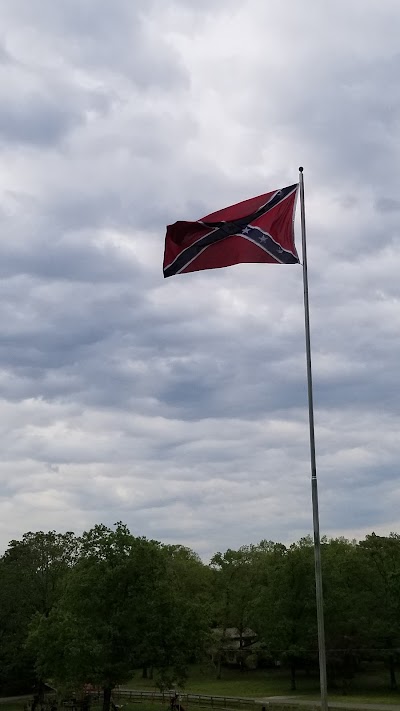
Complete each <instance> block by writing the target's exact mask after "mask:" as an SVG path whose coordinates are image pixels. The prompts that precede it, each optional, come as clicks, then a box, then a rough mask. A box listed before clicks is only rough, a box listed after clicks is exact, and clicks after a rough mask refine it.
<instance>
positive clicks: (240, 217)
mask: <svg viewBox="0 0 400 711" xmlns="http://www.w3.org/2000/svg"><path fill="white" fill-rule="evenodd" d="M297 189H298V185H297V184H296V185H290V186H289V187H288V188H282V189H281V190H273V191H272V192H270V193H265V194H264V195H259V196H258V197H254V198H250V200H244V201H243V202H239V203H237V205H231V206H230V207H225V208H224V209H223V210H218V211H217V212H213V213H211V215H207V216H206V217H203V218H202V219H201V220H197V222H175V224H174V225H168V227H167V234H166V238H165V253H164V276H165V277H169V276H173V275H174V274H182V273H185V272H196V271H199V270H201V269H217V268H218V267H229V266H231V265H232V264H239V263H241V262H269V263H271V262H272V263H273V264H297V263H298V261H299V258H298V256H297V252H296V247H295V244H294V227H293V221H294V213H295V208H296V197H297Z"/></svg>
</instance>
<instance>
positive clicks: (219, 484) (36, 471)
mask: <svg viewBox="0 0 400 711" xmlns="http://www.w3.org/2000/svg"><path fill="white" fill-rule="evenodd" d="M2 10H3V17H4V22H3V27H4V28H6V30H5V31H4V32H3V35H2V37H0V78H1V81H0V87H1V88H0V151H1V158H2V160H1V163H0V165H1V168H0V190H1V203H0V223H1V232H2V239H1V241H0V277H1V281H0V290H1V294H0V295H1V298H0V319H1V320H0V322H1V324H2V328H1V332H0V407H1V415H2V416H1V425H0V427H1V435H2V436H1V443H2V463H1V465H0V545H1V546H2V548H3V549H4V548H5V547H6V545H7V542H8V541H9V540H10V539H11V538H15V537H18V536H19V535H21V534H22V533H23V532H24V531H26V530H28V529H46V530H47V529H49V528H56V529H57V530H65V529H73V530H76V531H77V532H79V531H81V530H83V529H85V528H88V527H89V526H91V525H92V524H93V523H95V522H99V521H103V522H104V523H108V524H112V523H113V522H114V521H116V520H119V519H122V520H123V521H124V522H126V523H127V524H128V525H129V527H130V528H131V530H132V531H133V532H134V533H137V534H140V535H147V536H151V537H154V538H158V539H161V540H164V541H173V542H179V543H183V544H186V545H189V546H191V547H193V548H194V549H195V550H196V551H198V552H199V553H200V554H201V555H202V556H204V558H205V559H206V558H207V557H208V556H209V555H210V554H212V553H213V552H215V551H216V550H218V549H219V550H221V549H225V548H227V547H236V546H239V545H241V544H245V543H250V542H257V541H259V540H260V539H263V538H268V539H274V540H282V541H285V542H286V541H287V542H290V541H293V540H295V539H297V538H298V537H300V536H302V535H305V534H306V533H308V532H309V531H310V530H311V526H312V517H311V504H310V487H309V473H310V464H309V449H308V421H307V392H306V372H305V355H304V315H303V305H302V298H303V294H302V274H301V268H300V267H298V266H294V267H292V266H288V267H284V266H282V267H278V266H272V265H271V266H265V265H240V266H236V267H231V268H228V269H224V270H218V271H215V272H213V271H211V272H200V273H194V274H189V275H181V276H178V277H175V278H172V279H168V280H166V281H164V280H163V278H162V268H161V265H162V254H163V241H164V233H165V225H166V224H168V223H170V222H174V221H175V220H177V219H196V218H198V217H200V216H201V215H203V214H206V213H210V212H211V211H213V210H215V209H218V208H221V207H223V206H225V205H228V204H232V203H234V202H236V201H238V200H242V199H245V198H247V197H251V196H252V195H257V194H260V193H262V192H265V191H267V190H271V189H273V188H278V187H282V186H284V185H288V184H291V183H293V182H295V180H296V179H297V167H298V165H300V164H302V165H304V166H305V180H306V209H307V235H308V258H309V271H310V300H311V326H312V348H313V373H314V386H315V408H316V412H315V418H316V436H317V464H318V474H319V480H320V509H321V529H322V532H323V533H327V534H329V535H341V534H344V535H348V536H356V537H357V536H362V535H364V534H365V533H366V532H369V531H371V530H375V531H376V532H389V531H390V530H400V520H399V513H398V512H399V510H400V509H399V505H398V504H399V498H400V486H399V484H398V464H397V462H398V459H399V453H400V451H399V449H400V445H399V438H398V432H399V428H400V422H399V419H400V406H399V399H398V397H397V390H398V387H397V385H398V354H399V351H400V335H399V334H400V310H399V298H400V291H399V280H398V264H399V263H400V244H399V216H400V199H399V196H398V190H397V186H398V184H399V179H400V175H399V165H400V160H399V158H400V156H399V145H400V142H399V120H398V116H399V109H400V91H399V88H398V75H399V70H400V55H399V52H398V31H397V28H398V24H399V21H400V9H399V7H398V3H396V2H394V0H393V1H389V0H388V1H387V2H385V3H384V4H382V3H381V2H379V1H378V0H356V1H355V2H353V3H351V6H349V4H348V3H345V2H344V0H340V1H339V2H335V3H333V2H330V1H329V2H327V3H324V4H321V3H319V2H318V1H317V0H310V2H309V3H308V6H307V12H305V11H304V7H303V6H300V5H299V4H298V3H297V2H295V0H291V1H289V3H285V5H284V6H283V5H282V3H279V2H278V1H277V0H272V1H271V2H269V3H268V4H266V3H264V2H262V0H250V2H246V3H244V2H240V1H239V0H238V1H236V0H235V1H234V2H232V1H231V2H228V1H227V0H226V1H224V0H220V1H219V2H217V3H216V2H211V1H210V2H202V3H198V2H195V1H194V0H193V1H189V0H163V1H161V0H146V1H145V0H139V1H138V2H135V3H132V2H130V0H115V2H113V3H112V4H110V3H109V2H106V0H96V2H95V1H94V0H86V1H85V2H81V0H79V1H78V0H74V1H73V2H69V3H68V4H65V3H63V4H58V3H54V2H52V0H40V1H39V0H31V2H30V3H26V2H24V1H23V0H14V2H13V3H4V4H3V7H2ZM296 235H297V243H298V246H299V247H300V230H299V220H298V217H297V219H296Z"/></svg>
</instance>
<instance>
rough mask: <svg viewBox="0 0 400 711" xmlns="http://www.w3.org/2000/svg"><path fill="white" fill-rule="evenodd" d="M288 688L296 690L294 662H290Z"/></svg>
mask: <svg viewBox="0 0 400 711" xmlns="http://www.w3.org/2000/svg"><path fill="white" fill-rule="evenodd" d="M290 690H291V691H296V662H294V661H292V662H290Z"/></svg>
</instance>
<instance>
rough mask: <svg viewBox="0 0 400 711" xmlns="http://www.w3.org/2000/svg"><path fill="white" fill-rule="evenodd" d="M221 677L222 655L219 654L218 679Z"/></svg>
mask: <svg viewBox="0 0 400 711" xmlns="http://www.w3.org/2000/svg"><path fill="white" fill-rule="evenodd" d="M220 678H221V655H220V654H219V655H218V661H217V679H220Z"/></svg>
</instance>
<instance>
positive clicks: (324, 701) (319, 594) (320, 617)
mask: <svg viewBox="0 0 400 711" xmlns="http://www.w3.org/2000/svg"><path fill="white" fill-rule="evenodd" d="M299 182H300V208H301V241H302V250H303V288H304V321H305V334H306V360H307V388H308V418H309V426H310V454H311V495H312V507H313V524H314V561H315V592H316V600H317V623H318V652H319V678H320V689H321V709H322V711H328V695H327V678H326V652H325V627H324V599H323V591H322V568H321V541H320V533H319V513H318V485H317V465H316V459H315V434H314V401H313V387H312V370H311V339H310V308H309V300H308V272H307V244H306V211H305V204H304V178H303V168H302V167H300V168H299Z"/></svg>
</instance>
